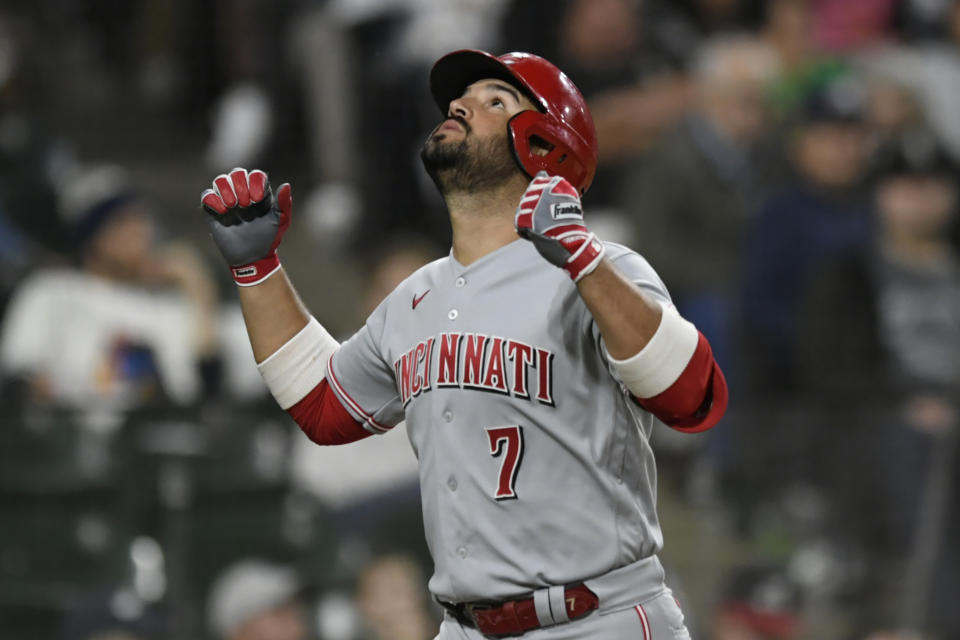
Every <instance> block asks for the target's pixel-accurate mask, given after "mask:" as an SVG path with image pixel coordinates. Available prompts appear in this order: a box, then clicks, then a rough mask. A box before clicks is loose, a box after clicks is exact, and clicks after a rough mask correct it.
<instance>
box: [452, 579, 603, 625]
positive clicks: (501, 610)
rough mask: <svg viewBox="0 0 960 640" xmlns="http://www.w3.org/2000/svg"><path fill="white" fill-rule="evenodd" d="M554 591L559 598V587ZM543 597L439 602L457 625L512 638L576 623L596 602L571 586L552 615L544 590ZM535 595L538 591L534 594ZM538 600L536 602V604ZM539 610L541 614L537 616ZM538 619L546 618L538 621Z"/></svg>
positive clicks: (578, 587)
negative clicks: (571, 621)
mask: <svg viewBox="0 0 960 640" xmlns="http://www.w3.org/2000/svg"><path fill="white" fill-rule="evenodd" d="M553 589H556V590H557V592H558V595H559V590H560V587H555V588H552V589H550V591H552V590H553ZM541 591H542V592H543V598H539V597H537V596H536V594H535V595H534V596H531V597H529V598H521V599H518V600H507V601H504V602H493V603H490V602H461V603H456V604H454V603H451V602H443V601H439V602H440V604H441V605H443V606H444V607H445V608H446V609H447V610H448V611H450V613H451V614H453V617H454V618H456V619H457V621H458V622H460V623H461V624H463V625H465V626H468V627H474V628H476V629H477V630H478V631H480V632H481V633H482V634H484V635H486V636H493V637H497V638H500V637H504V636H515V635H520V634H521V633H525V632H527V631H530V630H532V629H539V628H541V627H547V626H550V625H553V624H558V623H560V622H568V621H569V620H576V619H577V618H582V617H583V616H585V615H587V614H588V613H590V612H591V611H593V610H594V609H596V608H597V607H598V606H600V599H599V598H597V596H596V594H595V593H593V591H591V590H590V589H588V588H587V587H586V585H584V584H582V583H581V584H575V585H571V586H568V587H564V588H563V608H564V609H565V611H563V612H556V613H552V614H550V613H544V612H545V611H546V612H549V611H550V610H551V609H553V610H555V609H556V608H557V607H556V606H555V604H559V603H555V604H554V603H551V602H550V601H549V600H553V599H552V598H550V599H549V600H548V597H549V596H548V595H547V591H548V590H547V589H542V590H541ZM538 593H539V592H538ZM538 600H539V601H540V602H538ZM538 609H540V611H541V615H538V614H537V610H538ZM541 617H544V618H547V619H546V620H541Z"/></svg>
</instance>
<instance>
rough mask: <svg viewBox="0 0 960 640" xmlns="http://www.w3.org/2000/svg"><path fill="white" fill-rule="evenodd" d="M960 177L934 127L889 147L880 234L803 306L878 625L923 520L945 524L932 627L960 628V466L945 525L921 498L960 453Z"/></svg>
mask: <svg viewBox="0 0 960 640" xmlns="http://www.w3.org/2000/svg"><path fill="white" fill-rule="evenodd" d="M958 188H960V183H958V179H957V174H956V168H955V166H954V165H953V164H952V163H951V162H950V161H949V159H948V157H947V155H946V153H945V152H944V151H943V150H942V149H941V148H940V147H939V145H938V144H937V142H936V140H935V138H934V137H933V136H931V135H929V134H926V133H924V132H913V133H911V134H909V135H905V136H903V137H901V138H900V139H899V140H897V141H896V143H895V144H891V145H890V146H889V147H888V148H884V149H881V150H880V154H879V158H878V161H877V167H876V186H875V188H874V197H875V202H876V209H877V215H878V219H879V220H878V222H879V230H878V236H877V239H876V241H875V242H874V243H873V244H872V245H871V247H870V248H869V249H865V250H864V251H862V252H859V253H857V254H855V255H850V256H845V257H843V258H838V259H837V260H834V261H831V262H829V263H826V264H825V265H823V268H822V269H820V270H819V272H818V274H817V277H815V278H814V279H812V280H811V286H810V290H809V293H808V296H807V304H806V305H805V308H804V309H803V312H804V313H803V320H804V321H803V323H802V329H803V331H802V333H801V335H800V336H799V339H800V341H801V343H802V344H803V345H804V349H803V353H804V355H805V358H804V365H805V366H804V371H805V374H806V375H805V380H806V385H807V386H808V387H809V388H811V389H813V390H814V391H815V394H816V395H815V397H816V398H817V399H818V401H819V407H820V408H821V415H820V419H819V420H818V421H817V423H818V424H822V427H821V428H819V429H817V431H818V433H820V437H821V438H822V439H823V440H824V441H825V442H827V441H828V442H829V443H830V444H829V446H825V447H824V450H825V451H830V452H832V453H833V456H832V458H833V459H832V464H831V465H830V466H828V467H827V471H828V475H827V477H824V478H822V479H821V481H822V482H823V484H824V485H826V486H827V487H829V488H830V490H831V494H832V495H833V497H834V498H835V499H836V500H839V501H841V503H840V504H839V508H838V509H837V511H838V513H839V514H841V516H842V517H843V520H842V524H843V525H844V529H845V531H847V532H849V534H851V535H852V536H854V537H855V538H856V539H857V540H858V541H859V542H860V544H861V545H862V546H863V547H864V548H865V550H866V551H867V552H868V554H869V556H868V559H869V563H868V566H870V567H871V568H872V569H873V571H874V573H873V576H872V577H873V582H872V584H871V585H870V589H868V594H867V595H868V596H871V597H872V599H871V600H870V601H869V603H868V604H869V606H868V607H867V608H866V610H865V611H864V612H863V613H864V618H865V619H866V620H868V621H870V623H871V624H873V625H879V624H886V625H895V624H897V623H899V622H901V621H900V620H899V619H897V618H896V617H895V616H896V615H897V614H898V613H899V608H898V607H892V606H891V603H897V602H903V599H904V598H905V597H908V596H909V595H910V594H905V593H903V590H904V588H905V582H907V579H906V573H907V566H908V564H909V563H910V562H912V561H914V560H915V558H911V556H912V555H913V554H916V553H918V552H920V553H922V552H923V550H921V549H918V548H917V546H916V542H915V536H916V532H917V530H918V529H920V528H923V527H928V526H934V527H937V528H940V531H939V535H937V536H935V538H936V539H938V540H939V544H938V543H937V542H934V543H933V545H934V546H935V547H936V546H938V547H939V548H934V549H931V550H930V552H931V553H932V555H933V556H934V557H937V558H938V560H937V561H936V563H935V565H936V567H937V569H936V570H935V571H934V572H933V576H932V577H931V581H930V582H929V583H928V584H922V585H913V586H914V587H916V588H924V589H927V593H928V599H927V600H926V601H925V602H923V604H924V605H925V606H926V607H927V610H926V611H925V612H924V613H925V614H926V616H928V617H929V619H930V620H931V628H930V629H927V631H938V632H945V631H948V630H957V629H960V612H958V610H957V608H956V606H955V604H956V602H957V598H958V597H960V555H958V552H957V548H956V544H955V541H956V540H958V539H960V509H958V508H957V504H958V503H957V496H960V467H956V466H955V467H954V468H953V469H947V470H946V472H947V474H948V476H947V478H945V479H940V481H941V482H946V483H947V486H948V487H951V489H948V490H947V494H946V495H947V496H950V495H951V494H952V496H953V498H952V499H950V498H949V497H948V498H946V500H947V502H946V503H945V504H944V505H941V507H942V508H945V509H946V513H945V514H943V516H942V522H940V523H936V522H933V524H932V525H931V524H930V523H928V522H925V520H927V519H931V518H933V515H932V513H930V512H929V510H928V509H927V508H924V510H921V507H920V505H921V504H924V503H925V501H926V499H925V497H924V496H926V495H927V494H928V492H929V491H931V489H930V488H929V486H928V485H929V483H930V482H932V481H933V478H932V476H930V474H931V473H942V472H943V471H944V470H943V469H941V470H939V471H936V472H933V471H931V467H932V463H931V460H932V459H933V456H934V454H933V452H934V450H936V449H937V448H943V447H952V448H953V451H954V455H956V448H957V442H958V439H957V438H956V437H955V436H953V435H951V434H952V433H955V432H956V430H957V428H958V416H960V414H958V411H960V405H958V402H960V323H958V318H960V253H958V252H957V250H956V248H955V247H954V246H953V245H952V244H951V241H950V237H949V227H950V225H951V224H952V223H953V222H954V221H955V219H956V213H957V205H958V196H960V190H958ZM854 458H856V459H858V461H859V468H858V473H857V476H858V477H854V478H851V477H850V474H849V468H848V465H849V461H850V460H851V459H854ZM925 511H926V512H925ZM941 527H942V528H941ZM889 628H892V627H889ZM938 637H939V636H938ZM945 637H951V638H952V637H956V636H945Z"/></svg>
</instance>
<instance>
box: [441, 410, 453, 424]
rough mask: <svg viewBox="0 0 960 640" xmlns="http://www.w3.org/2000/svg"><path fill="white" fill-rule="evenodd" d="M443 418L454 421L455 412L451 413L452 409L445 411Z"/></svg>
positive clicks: (445, 420) (446, 420)
mask: <svg viewBox="0 0 960 640" xmlns="http://www.w3.org/2000/svg"><path fill="white" fill-rule="evenodd" d="M443 420H444V422H453V413H451V412H450V411H444V412H443Z"/></svg>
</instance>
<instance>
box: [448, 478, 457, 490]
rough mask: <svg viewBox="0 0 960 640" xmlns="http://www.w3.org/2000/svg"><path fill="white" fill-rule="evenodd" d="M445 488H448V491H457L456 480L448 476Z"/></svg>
mask: <svg viewBox="0 0 960 640" xmlns="http://www.w3.org/2000/svg"><path fill="white" fill-rule="evenodd" d="M447 486H448V487H450V491H456V490H457V479H456V478H454V477H453V476H450V479H449V480H447Z"/></svg>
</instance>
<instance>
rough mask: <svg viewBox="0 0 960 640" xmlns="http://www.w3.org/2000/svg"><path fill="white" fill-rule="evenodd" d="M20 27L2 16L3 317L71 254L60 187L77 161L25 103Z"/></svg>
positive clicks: (0, 270) (0, 307) (0, 232)
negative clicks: (24, 282)
mask: <svg viewBox="0 0 960 640" xmlns="http://www.w3.org/2000/svg"><path fill="white" fill-rule="evenodd" d="M19 27H20V25H19V24H18V23H17V22H16V21H15V20H14V19H13V18H12V17H10V16H8V15H6V13H5V12H0V315H2V314H3V311H4V308H5V307H6V303H7V300H8V297H9V295H10V294H11V293H12V291H13V289H14V287H15V286H16V284H17V282H19V280H20V279H21V278H23V277H24V276H25V275H26V274H27V273H28V272H29V271H30V270H32V269H34V268H36V267H37V266H39V265H41V264H44V263H51V262H54V261H56V260H57V259H62V258H63V257H64V256H65V254H66V253H67V252H68V251H69V242H68V237H67V234H66V230H65V228H64V226H63V225H62V224H61V222H60V220H59V218H58V216H57V209H56V191H55V183H56V181H57V180H58V179H59V178H60V177H62V174H63V172H64V171H66V169H67V168H68V167H69V166H70V165H71V164H72V158H71V154H70V152H69V151H68V149H67V147H66V146H65V145H64V144H62V143H61V142H59V141H55V140H53V139H51V138H50V137H49V135H48V134H47V133H46V132H45V131H43V128H42V127H41V126H39V124H38V123H37V122H36V121H35V120H34V118H33V117H32V116H31V114H30V106H29V105H28V104H26V102H25V100H24V95H23V94H24V92H23V91H22V85H23V84H24V77H23V76H24V75H25V74H26V73H27V71H25V70H24V69H23V66H24V65H23V64H22V58H23V56H24V52H23V50H22V46H21V40H22V38H23V37H24V36H23V35H22V30H20V29H19Z"/></svg>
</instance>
